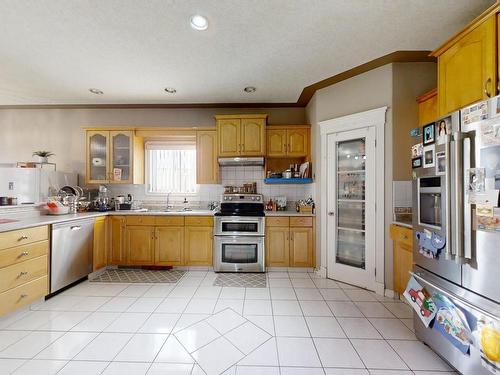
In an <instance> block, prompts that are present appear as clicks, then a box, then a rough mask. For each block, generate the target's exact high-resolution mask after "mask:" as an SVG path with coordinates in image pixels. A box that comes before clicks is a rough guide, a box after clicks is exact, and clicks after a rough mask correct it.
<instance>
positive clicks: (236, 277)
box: [214, 273, 267, 288]
mask: <svg viewBox="0 0 500 375" xmlns="http://www.w3.org/2000/svg"><path fill="white" fill-rule="evenodd" d="M214 286H226V287H240V288H266V287H267V283H266V274H265V273H221V274H218V275H217V278H216V279H215V281H214Z"/></svg>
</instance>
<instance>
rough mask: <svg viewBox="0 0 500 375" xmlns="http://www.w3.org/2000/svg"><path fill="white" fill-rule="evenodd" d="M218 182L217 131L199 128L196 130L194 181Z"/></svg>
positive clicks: (203, 182) (199, 182) (204, 182)
mask: <svg viewBox="0 0 500 375" xmlns="http://www.w3.org/2000/svg"><path fill="white" fill-rule="evenodd" d="M219 182H220V181H219V163H218V162H217V132H216V131H215V130H199V131H197V132H196V183H197V184H218V183H219Z"/></svg>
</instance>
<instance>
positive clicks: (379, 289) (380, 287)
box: [374, 283, 385, 296]
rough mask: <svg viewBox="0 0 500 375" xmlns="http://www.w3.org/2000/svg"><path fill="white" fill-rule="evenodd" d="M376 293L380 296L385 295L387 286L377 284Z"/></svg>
mask: <svg viewBox="0 0 500 375" xmlns="http://www.w3.org/2000/svg"><path fill="white" fill-rule="evenodd" d="M374 286H375V291H374V292H375V293H377V294H380V295H381V296H384V295H385V285H384V284H382V283H375V284H374Z"/></svg>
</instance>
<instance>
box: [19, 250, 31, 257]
mask: <svg viewBox="0 0 500 375" xmlns="http://www.w3.org/2000/svg"><path fill="white" fill-rule="evenodd" d="M28 255H30V253H28V252H27V251H23V252H22V253H21V254H19V257H27V256H28Z"/></svg>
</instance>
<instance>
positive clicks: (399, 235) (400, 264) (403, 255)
mask: <svg viewBox="0 0 500 375" xmlns="http://www.w3.org/2000/svg"><path fill="white" fill-rule="evenodd" d="M390 232H391V239H392V241H393V267H394V270H393V274H394V291H395V292H397V293H399V294H403V292H404V291H405V289H406V284H407V283H408V280H409V278H410V271H411V270H412V269H413V230H412V229H410V228H406V227H403V226H400V225H396V224H392V225H391V230H390Z"/></svg>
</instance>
